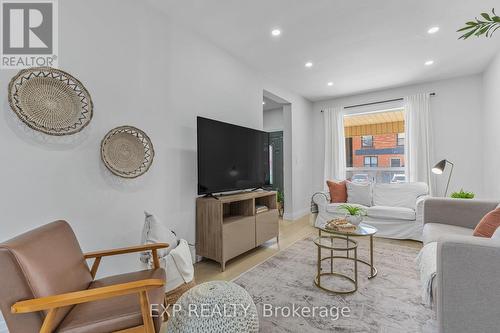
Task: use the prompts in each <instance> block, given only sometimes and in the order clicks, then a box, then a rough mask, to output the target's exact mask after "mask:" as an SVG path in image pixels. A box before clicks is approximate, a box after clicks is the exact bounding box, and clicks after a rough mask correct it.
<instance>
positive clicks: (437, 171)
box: [432, 160, 455, 197]
mask: <svg viewBox="0 0 500 333" xmlns="http://www.w3.org/2000/svg"><path fill="white" fill-rule="evenodd" d="M446 164H450V165H451V170H450V175H449V176H448V183H446V190H445V191H444V196H445V197H446V195H447V194H448V186H450V179H451V175H452V173H453V167H454V166H455V164H453V163H451V162H450V161H448V160H442V161H439V162H438V163H437V164H436V165H435V166H434V167H433V168H432V172H433V173H435V174H436V175H441V174H443V172H444V169H446Z"/></svg>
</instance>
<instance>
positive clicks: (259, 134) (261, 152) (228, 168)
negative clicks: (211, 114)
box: [197, 117, 269, 195]
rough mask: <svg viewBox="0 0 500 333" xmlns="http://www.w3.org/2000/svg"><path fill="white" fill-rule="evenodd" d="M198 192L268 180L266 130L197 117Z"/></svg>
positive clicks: (239, 187) (253, 185)
mask: <svg viewBox="0 0 500 333" xmlns="http://www.w3.org/2000/svg"><path fill="white" fill-rule="evenodd" d="M197 122H198V194H200V195H201V194H210V193H219V192H226V191H236V190H244V189H252V188H259V187H262V186H264V185H266V184H268V183H269V135H268V133H267V132H263V131H258V130H254V129H251V128H246V127H242V126H236V125H231V124H228V123H223V122H220V121H216V120H212V119H207V118H202V117H198V119H197Z"/></svg>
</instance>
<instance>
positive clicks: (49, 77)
mask: <svg viewBox="0 0 500 333" xmlns="http://www.w3.org/2000/svg"><path fill="white" fill-rule="evenodd" d="M9 105H10V107H11V109H12V111H14V112H15V113H16V114H17V116H18V117H19V119H21V121H23V122H24V123H25V124H26V125H28V126H29V127H30V128H32V129H34V130H36V131H39V132H42V133H45V134H49V135H59V136H61V135H70V134H75V133H78V132H80V131H81V130H82V129H84V128H85V126H87V125H88V124H89V123H90V121H91V120H92V114H93V104H92V99H91V97H90V94H89V92H88V91H87V89H85V87H84V86H83V84H82V83H81V82H80V81H78V80H77V79H76V78H74V77H73V76H72V75H70V74H68V73H66V72H64V71H62V70H59V69H55V68H50V67H34V68H28V69H23V70H21V71H20V72H19V73H18V74H17V75H16V76H14V77H13V78H12V80H11V81H10V83H9Z"/></svg>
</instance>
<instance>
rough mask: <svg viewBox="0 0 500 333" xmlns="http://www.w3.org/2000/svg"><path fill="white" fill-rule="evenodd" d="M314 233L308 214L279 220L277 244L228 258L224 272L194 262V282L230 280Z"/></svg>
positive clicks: (205, 262) (211, 263) (409, 243)
mask: <svg viewBox="0 0 500 333" xmlns="http://www.w3.org/2000/svg"><path fill="white" fill-rule="evenodd" d="M316 233H317V230H316V229H315V228H314V227H312V226H311V225H310V224H309V215H307V216H305V217H303V218H301V219H298V220H295V221H288V220H280V236H279V238H280V241H279V245H278V244H277V243H276V240H275V239H273V240H270V241H268V242H266V243H264V244H263V245H262V246H260V247H258V248H256V249H254V250H252V251H249V252H247V253H244V254H242V255H240V256H238V257H236V258H234V259H232V260H230V261H229V262H228V263H227V264H226V270H225V271H224V272H221V270H220V265H219V264H218V263H216V262H214V261H211V260H208V259H204V260H202V261H200V262H198V263H196V264H195V279H196V283H197V284H199V283H203V282H207V281H212V280H227V281H229V280H232V279H234V278H236V277H238V276H240V275H241V274H243V273H245V272H246V271H248V270H249V269H251V268H252V267H255V266H257V265H258V264H260V263H262V262H264V261H265V260H266V259H268V258H270V257H271V256H273V255H275V254H276V253H278V252H279V251H282V250H284V249H286V248H287V247H289V246H290V245H292V244H293V243H295V242H296V241H298V240H301V239H303V238H305V237H307V236H309V235H313V234H316ZM365 241H367V239H366V240H365V239H359V242H360V243H363V242H365ZM375 242H384V243H398V244H404V245H406V246H411V247H415V248H417V249H420V248H421V247H422V243H420V242H416V241H410V240H404V241H401V240H393V239H386V238H376V241H375Z"/></svg>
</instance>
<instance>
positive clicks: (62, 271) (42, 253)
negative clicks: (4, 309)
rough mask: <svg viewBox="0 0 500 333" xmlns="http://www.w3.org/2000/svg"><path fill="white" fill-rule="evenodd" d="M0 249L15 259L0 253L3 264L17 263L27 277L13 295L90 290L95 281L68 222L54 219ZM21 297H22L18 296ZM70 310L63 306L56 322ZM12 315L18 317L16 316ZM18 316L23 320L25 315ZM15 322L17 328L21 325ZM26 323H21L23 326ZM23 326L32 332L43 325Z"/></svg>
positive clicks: (39, 295) (18, 285)
mask: <svg viewBox="0 0 500 333" xmlns="http://www.w3.org/2000/svg"><path fill="white" fill-rule="evenodd" d="M0 248H1V249H2V251H5V252H4V253H5V257H6V258H8V256H10V258H11V260H9V262H5V261H4V260H3V257H4V256H0V258H2V262H0V267H2V265H17V266H18V269H19V270H20V271H22V273H23V275H24V278H23V279H20V280H18V281H19V282H18V283H17V286H16V288H15V289H13V290H11V293H12V294H11V296H15V297H19V296H21V295H23V296H24V295H25V292H24V291H23V292H22V293H19V290H23V289H27V290H29V291H30V292H31V294H32V295H33V296H32V297H28V298H38V297H45V296H52V295H58V294H64V293H68V292H72V291H78V290H84V289H87V288H88V287H89V285H90V283H91V281H92V276H91V274H90V270H89V268H88V266H87V263H86V262H85V259H84V257H83V253H82V250H81V248H80V244H79V243H78V240H77V239H76V236H75V234H74V233H73V230H72V229H71V227H70V226H69V224H68V223H67V222H65V221H56V222H52V223H49V224H46V225H44V226H41V227H39V228H37V229H34V230H31V231H28V232H26V233H24V234H22V235H19V236H17V237H15V238H12V239H10V240H8V241H6V242H4V243H2V244H0ZM7 255H8V256H7ZM12 269H14V267H12ZM2 275H3V274H0V276H2ZM6 278H9V279H10V278H13V277H6ZM23 284H24V285H23ZM18 300H20V299H19V298H18V299H15V301H18ZM2 302H3V301H2ZM70 310H71V307H65V308H61V309H59V310H58V312H57V315H56V318H55V320H54V322H55V324H56V325H57V324H59V323H60V322H61V320H62V319H63V317H64V316H65V315H66V314H67V313H68V312H69V311H70ZM12 318H13V320H16V318H15V317H14V316H13V317H12ZM17 318H19V320H21V319H20V318H21V317H19V316H18V317H17ZM8 319H9V318H8ZM13 325H15V326H16V327H17V324H13ZM24 325H25V324H23V323H20V327H23V326H24ZM23 329H24V331H25V332H28V331H30V330H38V329H40V328H39V327H32V326H31V325H29V326H28V325H27V324H26V326H24V327H23Z"/></svg>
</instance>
